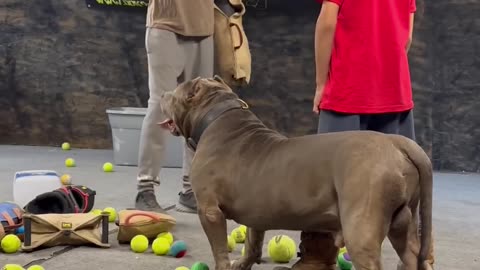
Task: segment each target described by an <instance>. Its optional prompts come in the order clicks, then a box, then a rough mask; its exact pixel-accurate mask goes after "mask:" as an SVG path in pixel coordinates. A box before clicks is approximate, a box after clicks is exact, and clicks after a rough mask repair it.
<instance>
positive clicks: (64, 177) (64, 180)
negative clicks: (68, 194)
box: [60, 174, 72, 186]
mask: <svg viewBox="0 0 480 270" xmlns="http://www.w3.org/2000/svg"><path fill="white" fill-rule="evenodd" d="M60 182H61V183H62V185H64V186H67V185H71V184H72V177H71V176H70V175H69V174H64V175H62V176H61V177H60Z"/></svg>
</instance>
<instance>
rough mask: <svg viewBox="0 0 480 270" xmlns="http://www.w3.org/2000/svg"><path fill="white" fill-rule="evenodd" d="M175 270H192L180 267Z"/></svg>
mask: <svg viewBox="0 0 480 270" xmlns="http://www.w3.org/2000/svg"><path fill="white" fill-rule="evenodd" d="M175 270H190V269H188V267H185V266H179V267H177V268H175Z"/></svg>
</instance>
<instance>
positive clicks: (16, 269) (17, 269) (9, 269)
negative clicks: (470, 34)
mask: <svg viewBox="0 0 480 270" xmlns="http://www.w3.org/2000/svg"><path fill="white" fill-rule="evenodd" d="M2 270H25V268H23V267H22V266H21V265H19V264H5V265H4V266H3V267H2Z"/></svg>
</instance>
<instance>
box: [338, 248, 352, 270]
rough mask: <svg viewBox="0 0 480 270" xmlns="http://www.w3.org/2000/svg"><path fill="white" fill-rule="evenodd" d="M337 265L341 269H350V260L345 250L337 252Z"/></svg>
mask: <svg viewBox="0 0 480 270" xmlns="http://www.w3.org/2000/svg"><path fill="white" fill-rule="evenodd" d="M337 265H338V268H340V269H341V270H350V269H352V267H353V264H352V260H351V259H350V256H349V255H348V253H347V252H343V253H339V254H338V256H337Z"/></svg>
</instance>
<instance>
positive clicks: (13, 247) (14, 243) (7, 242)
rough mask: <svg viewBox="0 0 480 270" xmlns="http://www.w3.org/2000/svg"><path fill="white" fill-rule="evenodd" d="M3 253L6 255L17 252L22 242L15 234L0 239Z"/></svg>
mask: <svg viewBox="0 0 480 270" xmlns="http://www.w3.org/2000/svg"><path fill="white" fill-rule="evenodd" d="M0 245H1V247H2V250H3V252H5V253H7V254H11V253H15V252H17V251H18V250H19V249H20V247H21V246H22V241H20V238H18V236H16V235H15V234H9V235H7V236H5V237H4V238H3V239H2V242H1V243H0Z"/></svg>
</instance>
